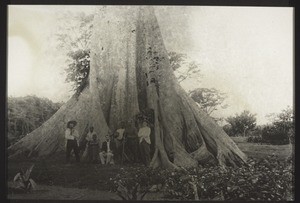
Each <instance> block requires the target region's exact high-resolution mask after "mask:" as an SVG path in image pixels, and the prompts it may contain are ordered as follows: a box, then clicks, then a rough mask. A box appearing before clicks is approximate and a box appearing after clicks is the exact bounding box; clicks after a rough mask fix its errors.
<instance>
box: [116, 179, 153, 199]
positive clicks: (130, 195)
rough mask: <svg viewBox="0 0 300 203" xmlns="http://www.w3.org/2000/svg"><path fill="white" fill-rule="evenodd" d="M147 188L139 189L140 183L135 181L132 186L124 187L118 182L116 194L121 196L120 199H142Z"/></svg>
mask: <svg viewBox="0 0 300 203" xmlns="http://www.w3.org/2000/svg"><path fill="white" fill-rule="evenodd" d="M147 193H148V190H146V191H141V185H140V184H139V183H136V184H135V185H134V186H133V187H126V186H124V185H123V184H122V183H120V182H119V187H118V189H117V195H118V196H119V197H121V198H122V200H143V198H144V197H145V195H146V194H147Z"/></svg>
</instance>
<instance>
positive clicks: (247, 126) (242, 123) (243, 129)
mask: <svg viewBox="0 0 300 203" xmlns="http://www.w3.org/2000/svg"><path fill="white" fill-rule="evenodd" d="M226 121H227V122H228V123H229V124H230V129H228V127H227V129H226V130H227V131H229V132H230V133H229V134H230V135H234V136H237V135H243V136H246V135H247V131H251V130H253V129H254V128H255V126H256V117H255V114H251V113H250V112H249V111H243V112H242V113H241V114H240V115H238V114H236V115H235V116H231V117H228V118H227V119H226Z"/></svg>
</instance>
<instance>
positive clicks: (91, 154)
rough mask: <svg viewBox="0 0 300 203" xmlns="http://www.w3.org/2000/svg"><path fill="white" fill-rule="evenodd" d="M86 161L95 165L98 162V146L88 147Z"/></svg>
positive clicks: (91, 145)
mask: <svg viewBox="0 0 300 203" xmlns="http://www.w3.org/2000/svg"><path fill="white" fill-rule="evenodd" d="M88 160H89V162H95V163H97V162H98V160H99V144H89V145H88Z"/></svg>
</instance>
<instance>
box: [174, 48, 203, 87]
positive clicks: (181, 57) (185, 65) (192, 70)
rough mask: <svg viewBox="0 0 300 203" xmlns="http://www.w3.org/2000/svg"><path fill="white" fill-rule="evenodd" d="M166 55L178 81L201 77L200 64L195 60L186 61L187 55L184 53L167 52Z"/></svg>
mask: <svg viewBox="0 0 300 203" xmlns="http://www.w3.org/2000/svg"><path fill="white" fill-rule="evenodd" d="M168 57H169V60H170V65H171V68H172V69H173V71H175V75H176V78H177V80H178V82H179V83H181V82H183V81H185V80H187V79H191V78H195V79H196V80H198V81H199V78H201V77H202V74H201V69H200V64H199V63H197V62H196V61H190V62H187V58H188V57H187V55H186V54H182V53H177V52H169V53H168ZM199 82H200V81H199Z"/></svg>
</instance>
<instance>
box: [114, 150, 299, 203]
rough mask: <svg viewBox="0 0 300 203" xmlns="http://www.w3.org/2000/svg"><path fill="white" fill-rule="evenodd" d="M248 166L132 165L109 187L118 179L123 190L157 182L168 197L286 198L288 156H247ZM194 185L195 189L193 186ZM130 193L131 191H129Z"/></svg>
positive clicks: (289, 171)
mask: <svg viewBox="0 0 300 203" xmlns="http://www.w3.org/2000/svg"><path fill="white" fill-rule="evenodd" d="M247 164H248V166H243V167H240V168H232V167H228V168H223V167H221V166H211V167H205V168H201V167H197V168H190V169H184V168H180V169H178V170H173V171H170V170H166V169H154V170H153V169H151V168H144V167H139V168H136V169H135V168H134V167H133V168H132V169H129V171H128V170H123V171H122V172H121V173H120V174H118V175H117V176H115V178H113V179H111V182H112V190H113V191H117V188H118V187H119V184H120V183H121V184H122V185H123V186H124V187H125V188H127V189H126V190H127V191H133V189H132V188H134V187H135V186H136V185H137V184H139V185H140V191H139V193H140V194H141V193H143V192H146V191H147V192H148V191H150V189H149V188H151V186H153V185H161V187H160V188H161V191H162V192H163V193H164V197H165V198H167V199H169V200H172V199H177V200H256V201H259V200H261V201H262V200H271V201H278V200H287V199H291V198H292V194H293V173H292V172H293V171H292V159H291V160H288V161H286V162H284V161H281V162H280V161H278V157H276V156H274V155H273V156H268V157H267V158H266V159H252V158H249V159H248V163H247ZM195 188H196V190H195ZM131 196H132V195H131Z"/></svg>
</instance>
